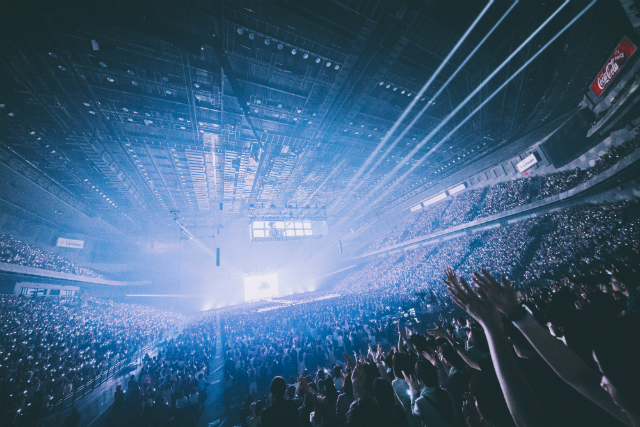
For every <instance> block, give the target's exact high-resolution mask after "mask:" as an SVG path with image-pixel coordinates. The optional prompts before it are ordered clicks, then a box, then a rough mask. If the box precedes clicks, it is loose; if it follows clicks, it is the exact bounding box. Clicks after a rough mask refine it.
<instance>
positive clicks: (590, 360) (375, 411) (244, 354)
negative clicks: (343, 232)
mask: <svg viewBox="0 0 640 427" xmlns="http://www.w3.org/2000/svg"><path fill="white" fill-rule="evenodd" d="M638 207H640V206H639V205H638V202H620V203H610V204H603V205H597V206H592V205H584V206H576V207H571V208H568V209H565V210H563V211H559V212H554V213H551V214H548V215H544V216H541V217H537V218H532V219H528V220H525V221H521V222H518V223H515V224H510V225H509V226H503V227H500V228H497V229H492V230H487V231H485V232H483V233H481V234H479V235H477V236H475V235H470V236H464V237H461V238H458V239H454V240H450V241H448V242H445V243H441V244H439V245H438V246H434V247H431V248H430V247H422V248H419V249H414V250H410V251H406V252H404V253H399V254H394V255H389V256H387V257H385V258H382V259H378V260H377V261H375V262H373V263H370V264H367V265H365V266H364V267H362V268H361V269H359V270H357V271H355V272H353V273H351V274H350V275H348V276H347V277H346V278H344V279H343V280H342V281H341V282H340V283H338V285H337V286H336V288H335V289H334V290H333V293H339V294H340V296H337V297H335V298H331V299H326V300H319V301H314V302H310V303H306V304H300V305H295V306H291V307H286V308H281V309H277V310H271V311H267V312H257V311H254V310H251V309H246V308H242V307H240V308H234V309H227V310H225V311H223V312H222V313H221V321H222V325H223V327H222V336H223V339H224V350H225V355H226V361H227V362H226V368H225V370H226V372H225V382H226V385H227V387H226V390H225V405H226V407H227V410H228V411H229V413H230V414H232V416H233V417H236V418H234V419H235V422H236V423H237V424H240V425H243V426H257V425H260V426H267V427H268V426H272V425H278V426H280V425H282V426H285V425H287V426H288V425H291V426H307V427H308V426H319V425H322V426H395V425H398V426H401V425H410V426H431V425H437V426H464V425H467V426H469V427H476V426H483V427H489V426H496V427H501V426H505V427H506V426H514V425H516V426H534V425H535V426H539V425H545V426H547V425H548V426H603V425H607V426H618V425H620V426H621V425H630V426H631V425H638V424H637V422H638V420H639V418H638V417H639V416H640V414H638V412H637V405H636V404H635V403H634V402H637V401H638V400H637V399H638V397H639V396H638V394H637V391H636V387H635V384H637V382H638V381H640V371H639V370H638V366H637V362H636V360H637V359H638V357H640V348H639V345H638V343H639V342H640V340H638V338H640V336H639V331H640V329H638V326H640V325H638V311H639V310H640V308H639V306H638V293H639V289H638V280H637V273H638V271H637V270H638V266H639V264H640V255H639V253H638V250H639V246H638V241H639V240H640V239H639V237H640V214H638ZM545 261H548V262H547V263H546V264H545ZM448 266H452V267H454V268H453V270H450V271H447V272H446V273H445V269H446V268H447V267H448ZM483 268H484V269H486V270H487V273H483ZM475 273H479V275H474V274H475ZM489 274H492V275H493V276H489ZM502 275H504V277H505V279H506V277H507V275H508V276H509V277H510V278H511V282H509V281H506V280H505V282H504V283H501V280H500V277H501V276H502ZM458 277H462V278H465V279H466V280H467V281H466V282H463V281H462V280H460V279H458ZM493 277H495V278H496V279H494V278H493ZM443 280H444V281H446V283H443ZM467 283H468V284H469V285H468V284H467ZM474 284H475V286H476V287H475V288H474ZM452 298H453V299H452ZM503 300H507V301H508V304H506V303H504V301H503ZM520 303H524V304H525V305H526V306H527V309H525V308H523V307H521V305H520ZM523 310H524V311H526V310H529V311H531V313H532V314H531V313H529V311H526V313H524V314H523ZM510 319H513V320H510ZM594 356H595V357H594ZM603 374H604V375H603ZM601 381H602V383H603V386H602V387H601V386H600V382H601ZM270 408H274V409H271V410H270Z"/></svg>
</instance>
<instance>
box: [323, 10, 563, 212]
mask: <svg viewBox="0 0 640 427" xmlns="http://www.w3.org/2000/svg"><path fill="white" fill-rule="evenodd" d="M567 1H568V0H567ZM493 2H494V0H489V2H488V3H487V5H486V6H485V7H484V9H482V11H481V12H480V14H479V15H478V17H477V18H476V19H475V21H473V23H472V24H471V26H470V27H469V28H468V29H467V31H466V32H465V33H464V34H463V35H462V37H461V38H460V39H459V40H458V42H457V43H456V44H455V46H454V47H453V49H451V51H450V52H449V54H448V55H447V56H446V57H445V58H444V60H443V61H442V63H441V64H440V66H438V68H437V69H436V70H435V71H434V72H433V74H432V75H431V77H430V78H429V80H427V82H426V83H425V84H424V86H422V89H420V91H419V92H418V93H417V94H416V96H415V97H414V98H413V100H412V101H411V102H410V103H409V105H408V106H407V108H405V110H404V111H403V112H402V114H401V115H400V117H398V120H396V122H395V123H394V124H393V126H391V129H389V131H388V132H387V133H386V134H385V136H384V138H383V139H382V141H380V143H379V144H378V146H377V147H376V148H375V150H373V152H372V153H371V154H370V155H369V157H367V159H366V160H365V162H364V163H363V164H362V166H360V168H359V169H358V171H357V172H356V173H355V174H354V175H353V176H352V177H351V179H350V180H349V182H348V183H347V185H346V187H345V188H351V187H352V186H353V184H354V183H355V181H356V180H357V179H358V178H359V177H360V175H362V173H363V172H364V171H365V169H366V168H367V167H368V166H369V164H371V162H372V161H373V159H374V158H375V157H376V154H377V153H378V152H379V151H380V150H382V147H384V146H385V144H386V143H387V141H388V140H389V138H391V135H393V133H394V132H395V131H396V129H398V127H399V126H400V124H401V123H402V122H403V121H404V119H405V118H406V117H407V116H408V115H409V113H410V112H411V110H412V109H413V107H414V106H415V105H416V103H417V102H418V100H419V99H420V98H421V97H422V95H424V93H425V92H426V91H427V89H429V87H430V86H431V83H433V82H434V81H435V79H436V77H437V76H438V74H440V72H441V71H442V69H443V68H444V67H445V66H446V65H447V64H448V63H449V60H450V59H451V57H452V56H453V55H454V54H455V53H456V52H457V50H458V48H459V47H460V46H461V45H462V43H463V42H464V41H465V39H466V38H467V36H469V34H470V33H471V31H472V30H473V29H474V28H475V26H476V24H478V22H479V21H480V19H481V18H482V17H483V16H484V14H485V13H486V12H487V10H488V9H489V7H491V5H492V4H493ZM405 133H406V132H405ZM349 193H350V190H348V191H347V192H346V193H345V195H344V196H343V197H346V196H347V195H348V194H349ZM341 199H342V197H341V198H340V199H339V200H337V201H336V202H335V203H334V204H333V206H332V207H335V206H338V204H339V202H340V200H341Z"/></svg>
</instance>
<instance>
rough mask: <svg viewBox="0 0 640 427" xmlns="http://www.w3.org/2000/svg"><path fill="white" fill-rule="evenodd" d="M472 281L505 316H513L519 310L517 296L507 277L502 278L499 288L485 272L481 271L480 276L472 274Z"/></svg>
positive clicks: (494, 280) (495, 281) (496, 282)
mask: <svg viewBox="0 0 640 427" xmlns="http://www.w3.org/2000/svg"><path fill="white" fill-rule="evenodd" d="M472 280H473V281H474V282H475V284H476V285H477V286H478V289H479V290H481V291H482V292H483V293H484V295H485V296H486V297H487V299H488V300H489V301H490V302H491V303H492V304H493V305H495V306H496V308H497V309H498V310H500V312H502V313H503V314H505V315H506V316H511V315H514V314H515V313H516V312H517V311H518V309H519V308H520V301H519V299H518V294H517V293H516V291H515V289H513V286H512V285H511V282H510V281H509V279H508V278H507V277H505V276H502V286H500V284H499V283H498V281H497V280H496V279H494V278H493V276H491V274H489V272H487V270H485V269H482V275H480V274H479V273H473V278H472Z"/></svg>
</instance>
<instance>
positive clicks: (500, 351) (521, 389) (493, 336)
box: [447, 269, 551, 427]
mask: <svg viewBox="0 0 640 427" xmlns="http://www.w3.org/2000/svg"><path fill="white" fill-rule="evenodd" d="M452 276H453V277H452ZM454 277H455V274H454V273H453V270H451V269H448V270H447V278H448V279H449V287H448V288H449V291H450V292H451V295H452V298H453V300H454V301H455V302H456V304H458V305H459V306H460V307H462V308H463V309H464V310H465V311H466V312H467V313H469V314H470V315H471V316H472V317H473V318H474V319H476V320H477V321H478V323H480V325H482V327H483V328H484V330H485V334H486V335H487V342H488V344H489V351H490V352H491V359H492V361H493V366H494V369H495V371H496V375H497V376H498V381H499V382H500V388H501V389H502V394H503V395H504V398H505V400H506V402H507V406H508V408H509V412H510V413H511V417H512V418H513V420H514V422H515V423H516V425H517V426H518V427H538V426H549V425H551V423H550V422H549V420H548V419H547V418H546V416H545V415H544V414H543V413H542V407H541V406H540V402H538V399H537V397H536V395H535V394H534V393H533V390H532V389H531V386H530V385H529V382H528V381H527V379H526V378H525V376H524V374H523V373H522V371H521V370H520V367H518V364H517V362H516V357H515V355H514V352H513V348H512V347H511V344H510V343H509V341H508V340H507V335H506V334H505V332H504V329H503V328H502V319H501V317H500V312H498V310H497V309H496V308H495V307H494V306H493V305H492V304H490V303H488V302H487V301H486V298H484V295H483V293H482V291H481V290H479V291H478V292H474V290H473V289H471V287H470V286H469V285H468V284H467V282H466V281H465V280H464V279H462V278H461V279H460V281H459V282H458V281H457V280H454V279H453V278H454Z"/></svg>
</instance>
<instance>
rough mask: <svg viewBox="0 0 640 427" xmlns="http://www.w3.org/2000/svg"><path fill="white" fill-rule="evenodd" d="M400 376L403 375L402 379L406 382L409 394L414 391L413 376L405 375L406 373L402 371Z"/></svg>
mask: <svg viewBox="0 0 640 427" xmlns="http://www.w3.org/2000/svg"><path fill="white" fill-rule="evenodd" d="M402 376H403V377H404V380H405V381H406V382H407V385H408V386H409V391H411V394H414V393H415V391H416V390H415V387H414V385H413V376H412V375H409V376H407V374H406V373H405V372H404V371H402Z"/></svg>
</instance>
